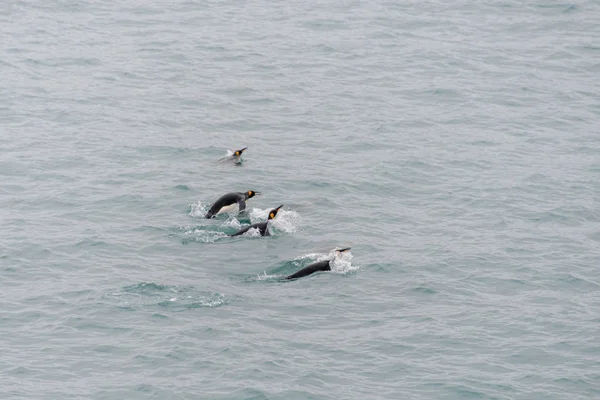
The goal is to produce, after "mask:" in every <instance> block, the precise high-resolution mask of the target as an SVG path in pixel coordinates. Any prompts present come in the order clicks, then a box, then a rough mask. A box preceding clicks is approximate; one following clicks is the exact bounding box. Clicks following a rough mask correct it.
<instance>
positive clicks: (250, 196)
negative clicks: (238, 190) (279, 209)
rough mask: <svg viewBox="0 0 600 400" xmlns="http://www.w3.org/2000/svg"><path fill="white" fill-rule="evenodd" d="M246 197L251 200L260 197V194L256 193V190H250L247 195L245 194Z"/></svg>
mask: <svg viewBox="0 0 600 400" xmlns="http://www.w3.org/2000/svg"><path fill="white" fill-rule="evenodd" d="M244 194H245V195H246V199H251V198H253V197H254V196H258V195H259V194H260V192H255V191H254V190H248V191H247V192H246V193H244Z"/></svg>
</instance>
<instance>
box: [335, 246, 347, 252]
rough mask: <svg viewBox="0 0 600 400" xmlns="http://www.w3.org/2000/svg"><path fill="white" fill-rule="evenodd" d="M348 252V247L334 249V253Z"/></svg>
mask: <svg viewBox="0 0 600 400" xmlns="http://www.w3.org/2000/svg"><path fill="white" fill-rule="evenodd" d="M348 250H350V247H346V248H345V249H336V250H335V251H337V252H338V253H343V252H345V251H348Z"/></svg>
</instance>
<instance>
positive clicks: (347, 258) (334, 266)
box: [329, 250, 360, 274]
mask: <svg viewBox="0 0 600 400" xmlns="http://www.w3.org/2000/svg"><path fill="white" fill-rule="evenodd" d="M329 257H331V262H330V263H329V265H330V266H331V272H335V273H338V274H347V273H349V272H353V271H356V270H358V269H359V268H360V267H358V266H354V265H352V258H354V257H353V256H352V253H351V252H350V250H346V251H344V252H339V251H335V250H332V251H331V252H330V253H329Z"/></svg>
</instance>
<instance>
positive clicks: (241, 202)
mask: <svg viewBox="0 0 600 400" xmlns="http://www.w3.org/2000/svg"><path fill="white" fill-rule="evenodd" d="M237 203H238V207H239V212H242V211H244V210H245V209H246V202H245V201H244V200H242V199H240V200H238V202H237Z"/></svg>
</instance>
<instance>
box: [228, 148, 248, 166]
mask: <svg viewBox="0 0 600 400" xmlns="http://www.w3.org/2000/svg"><path fill="white" fill-rule="evenodd" d="M246 149H247V147H244V148H243V149H240V150H236V151H234V152H233V154H232V155H231V159H232V160H233V161H235V163H236V164H241V163H242V153H243V152H244V150H246Z"/></svg>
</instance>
